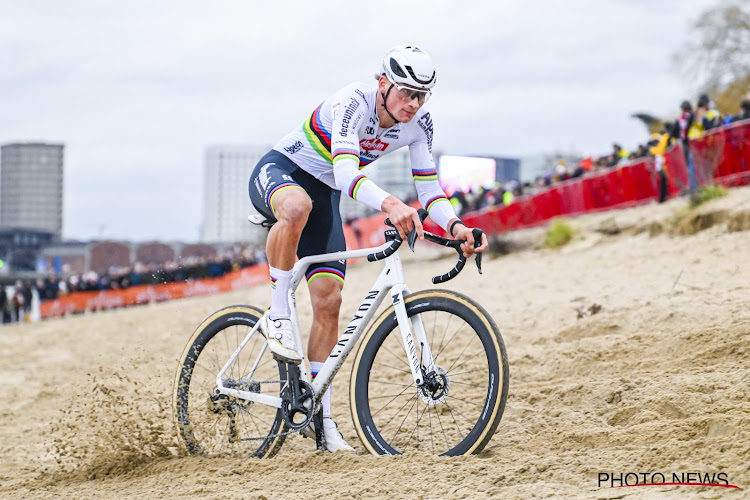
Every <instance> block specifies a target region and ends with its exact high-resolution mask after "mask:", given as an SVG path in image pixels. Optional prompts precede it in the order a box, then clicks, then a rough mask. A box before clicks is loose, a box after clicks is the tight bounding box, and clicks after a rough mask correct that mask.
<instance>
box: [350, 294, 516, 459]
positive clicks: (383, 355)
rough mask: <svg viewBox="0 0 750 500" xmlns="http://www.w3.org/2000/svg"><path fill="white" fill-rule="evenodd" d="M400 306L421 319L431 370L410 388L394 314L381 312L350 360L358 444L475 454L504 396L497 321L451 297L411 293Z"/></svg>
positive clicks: (378, 450)
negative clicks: (430, 351) (359, 442)
mask: <svg viewBox="0 0 750 500" xmlns="http://www.w3.org/2000/svg"><path fill="white" fill-rule="evenodd" d="M405 306H406V310H407V314H408V316H409V317H410V318H411V319H412V323H413V322H414V321H415V319H416V318H417V317H419V318H421V321H422V324H423V325H424V328H425V333H426V337H427V341H428V342H429V344H430V349H431V350H432V353H433V359H434V360H435V366H436V369H435V371H434V372H433V373H431V374H425V380H426V383H425V384H423V386H422V387H416V386H415V384H414V378H413V377H412V374H411V370H410V367H409V363H408V360H407V357H406V353H405V351H404V347H403V340H402V337H401V333H400V329H399V328H398V322H397V320H396V315H395V312H394V310H393V307H391V308H389V309H388V310H386V311H385V312H384V313H383V314H382V315H381V316H380V317H379V318H378V319H377V320H376V321H375V322H374V324H373V325H372V327H371V328H370V330H369V331H368V332H367V333H366V334H365V337H364V340H363V341H362V344H361V346H360V348H359V351H358V352H357V356H356V358H355V360H354V368H353V371H352V378H351V383H350V391H349V394H350V405H351V409H352V419H353V421H354V426H355V428H356V429H357V433H358V434H359V438H360V439H361V440H362V442H363V443H364V444H365V446H366V447H367V449H368V450H369V451H370V452H371V453H373V454H377V455H383V454H389V455H391V454H400V453H403V452H406V451H412V450H421V451H426V452H428V453H434V454H438V455H448V456H454V455H467V454H472V453H479V452H480V451H481V450H482V449H483V448H484V447H485V445H486V444H487V442H489V440H490V438H492V435H493V434H494V432H495V429H496V428H497V426H498V424H499V423H500V419H501V418H502V415H503V410H504V408H505V401H506V399H507V396H508V359H507V354H506V352H505V345H504V343H503V339H502V337H501V335H500V332H499V331H498V329H497V326H496V325H495V322H494V321H493V320H492V318H491V317H490V316H489V314H487V312H486V311H485V310H484V309H483V308H482V307H481V306H480V305H479V304H477V303H476V302H474V301H473V300H471V299H470V298H468V297H466V296H465V295H461V294H458V293H455V292H451V291H443V290H426V291H423V292H419V293H416V294H412V295H410V296H408V297H407V298H406V299H405Z"/></svg>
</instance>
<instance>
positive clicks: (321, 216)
mask: <svg viewBox="0 0 750 500" xmlns="http://www.w3.org/2000/svg"><path fill="white" fill-rule="evenodd" d="M301 177H302V176H301ZM309 177H310V182H305V181H306V179H302V178H299V180H300V183H301V184H302V185H303V186H304V188H305V190H306V191H307V193H308V194H309V195H310V197H311V198H312V199H313V200H314V203H313V209H312V212H311V213H310V217H309V221H308V223H307V226H306V227H305V229H304V230H303V231H302V235H301V237H300V242H299V247H298V251H297V255H299V258H300V259H301V258H303V257H307V256H308V255H320V254H323V253H330V252H340V251H344V250H346V240H345V239H344V229H343V224H342V221H341V214H340V213H339V199H340V198H341V192H340V191H337V190H334V189H332V188H330V187H329V186H327V185H326V184H324V183H322V182H320V181H318V180H317V179H314V178H312V177H311V176H309ZM345 273H346V261H331V262H323V263H317V264H312V265H311V266H309V267H308V268H307V270H306V271H305V277H306V278H307V284H308V287H309V289H310V300H311V302H312V307H313V325H312V329H311V331H310V343H309V347H308V357H309V359H310V360H311V361H318V362H324V361H325V360H326V359H327V358H328V354H330V352H331V350H332V349H333V346H334V345H336V341H337V340H338V317H339V310H340V308H341V290H342V288H343V286H344V275H345Z"/></svg>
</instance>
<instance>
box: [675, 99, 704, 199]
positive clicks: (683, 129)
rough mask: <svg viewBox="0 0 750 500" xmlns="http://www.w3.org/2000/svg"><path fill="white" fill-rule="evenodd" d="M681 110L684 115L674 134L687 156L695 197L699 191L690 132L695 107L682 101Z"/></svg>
mask: <svg viewBox="0 0 750 500" xmlns="http://www.w3.org/2000/svg"><path fill="white" fill-rule="evenodd" d="M680 110H681V111H682V113H681V114H680V117H679V118H678V119H677V124H676V126H675V127H674V129H673V131H672V132H673V133H677V134H679V135H678V136H677V137H678V138H679V139H680V140H681V141H682V148H683V152H684V154H685V164H686V165H687V170H688V182H689V184H690V186H689V187H690V194H691V196H695V193H696V191H697V189H698V181H697V180H696V177H695V164H694V163H693V155H692V153H691V152H690V134H689V131H690V129H691V128H692V126H693V120H694V118H695V116H694V115H693V107H692V106H691V105H690V101H682V104H680Z"/></svg>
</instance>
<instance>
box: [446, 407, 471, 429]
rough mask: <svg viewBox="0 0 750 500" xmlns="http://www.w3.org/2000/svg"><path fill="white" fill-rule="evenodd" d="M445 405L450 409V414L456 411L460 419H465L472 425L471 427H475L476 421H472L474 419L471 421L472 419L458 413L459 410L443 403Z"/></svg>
mask: <svg viewBox="0 0 750 500" xmlns="http://www.w3.org/2000/svg"><path fill="white" fill-rule="evenodd" d="M443 404H444V405H445V406H446V407H447V408H448V411H450V412H451V414H452V413H453V412H454V411H455V412H456V413H457V414H458V416H459V417H461V418H463V419H464V420H466V421H467V422H469V423H470V424H471V426H472V427H473V426H474V420H472V419H470V418H467V417H466V415H464V414H463V413H461V412H460V411H458V409H456V408H453V407H451V406H450V405H449V404H448V403H446V402H445V401H443Z"/></svg>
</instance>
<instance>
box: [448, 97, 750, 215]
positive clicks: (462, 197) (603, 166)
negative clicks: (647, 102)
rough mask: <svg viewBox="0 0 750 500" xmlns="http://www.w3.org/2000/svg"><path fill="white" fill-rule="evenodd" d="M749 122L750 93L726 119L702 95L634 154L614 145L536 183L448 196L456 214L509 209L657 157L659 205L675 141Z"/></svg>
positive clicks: (562, 165)
mask: <svg viewBox="0 0 750 500" xmlns="http://www.w3.org/2000/svg"><path fill="white" fill-rule="evenodd" d="M747 119H750V93H748V94H747V96H746V97H745V99H743V100H742V102H741V103H740V110H739V112H738V113H737V114H734V115H729V116H726V117H723V116H721V113H719V111H718V110H717V109H716V106H715V104H714V103H713V102H712V101H711V99H710V97H709V96H708V94H701V95H700V96H699V98H698V100H697V103H696V106H695V109H693V106H692V104H691V103H690V101H683V102H682V104H681V106H680V115H679V117H678V118H677V119H676V120H674V121H671V122H667V123H665V124H664V126H663V127H662V129H661V131H660V132H658V133H653V134H651V135H650V136H649V137H648V141H647V142H646V143H643V144H639V145H637V147H636V148H635V149H634V150H633V151H629V150H627V149H625V148H623V147H622V146H621V145H620V144H618V143H614V144H613V145H612V151H611V152H610V153H608V154H604V155H601V156H586V157H583V158H580V159H579V160H578V161H576V162H575V163H574V164H573V165H568V164H567V163H566V161H565V160H564V159H562V158H558V159H557V160H556V161H555V162H554V164H552V165H549V167H548V168H547V170H546V171H545V172H544V173H543V174H542V175H539V176H537V177H536V178H535V179H534V181H533V182H526V183H520V182H518V181H510V182H506V183H504V184H500V183H496V184H495V185H494V186H493V187H491V188H487V187H480V188H472V189H468V190H465V191H456V192H454V193H447V194H448V195H449V199H450V201H451V203H452V204H453V206H454V209H455V210H456V213H457V214H459V215H460V214H461V213H465V212H470V211H475V210H482V209H483V208H487V207H492V206H501V205H509V204H510V203H512V202H513V200H514V199H515V198H516V197H518V196H521V195H534V194H537V193H539V192H541V191H544V190H545V189H547V188H548V187H549V186H551V185H553V184H555V183H558V182H563V181H567V180H570V179H575V178H577V177H582V176H585V175H588V174H591V173H596V172H601V171H606V170H609V169H613V168H616V167H617V166H618V165H622V164H625V163H627V162H630V161H633V160H638V159H640V158H645V157H655V158H657V161H655V173H656V174H658V176H659V178H660V179H661V181H660V186H659V201H663V200H664V199H665V197H666V182H667V181H666V177H665V173H664V171H663V169H662V165H663V154H664V150H665V149H666V148H667V147H668V146H669V145H670V144H672V143H674V142H675V141H678V140H681V141H683V144H684V145H687V144H688V143H689V141H690V140H692V139H697V138H698V137H700V136H702V135H703V134H704V133H705V132H706V131H708V130H711V129H713V128H716V127H720V126H722V125H727V124H730V123H733V122H736V121H740V120H747ZM683 149H684V151H686V155H689V151H690V150H689V148H688V147H685V148H683ZM686 160H687V162H688V168H689V171H690V172H691V186H690V191H691V192H694V191H695V188H696V186H695V181H694V173H692V172H693V169H694V167H693V162H692V157H689V156H688V157H687V158H686Z"/></svg>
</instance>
